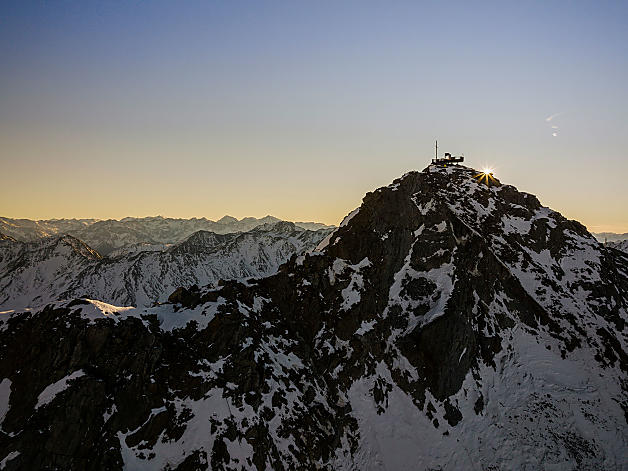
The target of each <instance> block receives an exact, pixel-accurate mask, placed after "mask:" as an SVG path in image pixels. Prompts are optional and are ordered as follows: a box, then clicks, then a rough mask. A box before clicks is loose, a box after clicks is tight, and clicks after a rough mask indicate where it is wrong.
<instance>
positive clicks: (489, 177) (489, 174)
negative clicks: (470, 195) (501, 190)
mask: <svg viewBox="0 0 628 471" xmlns="http://www.w3.org/2000/svg"><path fill="white" fill-rule="evenodd" d="M473 178H475V179H476V180H477V181H478V183H483V184H485V185H486V186H489V187H490V186H491V183H493V185H497V180H495V178H494V177H493V169H492V168H490V167H485V168H483V169H482V171H481V172H480V173H478V174H477V175H475V176H474V177H473Z"/></svg>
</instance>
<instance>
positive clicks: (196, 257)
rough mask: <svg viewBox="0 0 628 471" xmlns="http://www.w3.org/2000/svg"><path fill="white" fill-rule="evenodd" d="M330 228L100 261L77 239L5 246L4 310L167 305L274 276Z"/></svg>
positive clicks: (204, 239)
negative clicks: (195, 288) (197, 292)
mask: <svg viewBox="0 0 628 471" xmlns="http://www.w3.org/2000/svg"><path fill="white" fill-rule="evenodd" d="M329 232H330V230H329V229H321V230H319V231H309V230H305V229H302V228H299V227H296V226H295V225H294V224H293V223H290V222H277V223H274V224H268V223H266V224H264V225H262V226H258V227H256V228H255V229H253V230H251V231H249V232H243V233H230V234H215V233H213V232H207V231H198V232H195V233H194V234H192V235H191V236H190V237H188V238H187V239H186V240H184V241H183V242H180V243H178V244H172V245H166V244H152V245H151V244H137V245H132V246H127V247H124V248H121V249H118V250H116V251H114V252H112V253H111V254H109V256H108V257H101V256H100V255H99V254H98V253H97V252H96V251H94V250H92V249H91V248H90V247H89V246H87V245H86V244H85V243H83V242H81V241H80V240H79V239H76V238H74V237H72V236H67V235H66V236H62V237H49V238H44V239H39V240H36V241H33V242H18V241H15V240H6V241H5V240H3V241H0V310H3V309H4V310H6V309H16V308H25V307H33V306H41V305H44V304H46V303H49V302H51V301H56V300H59V299H68V298H74V297H77V296H89V297H92V298H95V299H100V300H103V301H105V302H109V303H117V304H122V305H127V306H149V305H152V304H153V303H155V302H158V301H165V300H167V298H168V295H169V294H170V293H171V292H172V291H174V290H175V289H176V288H178V287H190V286H192V285H199V286H203V285H207V284H210V283H216V282H218V281H219V280H221V279H246V278H250V277H262V276H267V275H270V274H272V273H274V272H275V271H277V268H278V267H279V265H281V264H282V263H283V262H285V261H286V260H288V258H290V256H291V255H293V254H299V253H302V252H305V251H307V250H310V249H312V248H314V247H316V245H317V244H318V243H319V242H320V241H321V239H323V238H324V237H325V236H326V235H327V234H328V233H329Z"/></svg>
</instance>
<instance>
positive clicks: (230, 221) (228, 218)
mask: <svg viewBox="0 0 628 471" xmlns="http://www.w3.org/2000/svg"><path fill="white" fill-rule="evenodd" d="M216 222H217V223H219V224H234V223H236V222H238V219H237V218H234V217H233V216H229V215H225V216H223V217H221V218H220V219H218V221H216Z"/></svg>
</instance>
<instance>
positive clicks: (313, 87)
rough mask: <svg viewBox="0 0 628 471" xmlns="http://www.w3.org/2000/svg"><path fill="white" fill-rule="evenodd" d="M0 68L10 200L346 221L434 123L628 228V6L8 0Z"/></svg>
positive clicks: (26, 212) (554, 202) (17, 207)
mask: <svg viewBox="0 0 628 471" xmlns="http://www.w3.org/2000/svg"><path fill="white" fill-rule="evenodd" d="M0 70H1V71H2V72H1V73H0V175H1V180H0V181H1V182H2V184H1V185H0V215H1V216H6V217H26V218H62V217H95V218H121V217H125V216H148V215H157V214H160V215H163V216H170V217H194V216H196V217H202V216H205V217H209V218H212V219H217V218H219V217H221V216H222V215H224V214H230V215H233V216H236V217H244V216H258V217H259V216H264V215H266V214H272V215H275V216H277V217H281V218H284V219H290V220H316V221H321V222H325V223H330V224H337V223H338V222H339V221H340V220H341V219H342V217H343V216H344V215H345V214H347V213H348V212H349V211H350V210H351V209H353V208H354V207H356V206H358V205H359V204H360V201H361V199H362V197H363V195H364V193H365V192H367V191H371V190H372V189H374V188H376V187H378V186H381V185H385V184H388V183H389V182H390V181H392V180H393V179H394V178H396V177H397V176H400V175H401V174H403V173H405V172H406V171H408V170H411V169H422V168H424V167H425V166H426V165H427V163H428V162H429V159H430V158H431V157H432V154H433V145H434V139H435V138H438V140H439V143H440V147H441V149H442V150H443V151H449V152H452V153H464V154H465V156H466V159H467V161H468V164H469V165H471V166H474V167H482V166H484V165H485V164H489V165H491V166H493V168H495V169H496V173H495V174H496V176H497V177H498V178H500V179H501V180H502V182H507V183H511V184H514V185H516V186H517V187H518V188H519V189H520V190H524V191H528V192H531V193H535V194H537V195H538V196H539V198H540V199H541V201H542V203H543V204H545V205H548V206H550V207H552V208H553V209H556V210H558V211H560V212H562V213H563V214H564V215H565V216H567V217H569V218H573V219H578V220H579V221H581V222H583V223H584V224H586V225H587V226H588V227H589V229H590V230H592V231H607V230H608V231H614V232H628V150H627V149H628V86H627V84H628V2H602V1H591V2H572V1H560V2H552V1H543V2H528V1H525V2H514V1H513V2H510V1H500V2H460V3H454V2H434V3H432V2H418V1H413V2H402V1H355V2H353V1H311V2H306V1H276V2H264V1H251V2H246V1H202V2H201V1H198V2H196V1H181V2H174V1H168V2H160V1H135V2H134V1H126V2H110V1H108V2H88V1H76V2H66V1H58V2H53V1H46V2H43V1H41V2H30V1H24V0H22V1H15V2H12V1H3V2H2V3H0ZM554 115H555V117H553V118H552V119H551V120H550V121H548V120H547V118H549V117H551V116H554ZM552 126H557V128H552ZM553 133H555V134H556V136H553V135H552V134H553Z"/></svg>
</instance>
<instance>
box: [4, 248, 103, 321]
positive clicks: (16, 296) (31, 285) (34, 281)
mask: <svg viewBox="0 0 628 471" xmlns="http://www.w3.org/2000/svg"><path fill="white" fill-rule="evenodd" d="M100 260H101V256H100V255H99V254H98V252H96V251H94V250H93V249H91V248H90V247H89V246H87V245H86V244H85V243H83V242H82V241H80V240H78V239H76V238H74V237H72V236H62V237H47V238H44V239H40V240H37V241H34V242H17V241H15V240H11V241H8V240H0V309H2V308H4V309H6V308H11V307H14V306H15V307H20V308H21V307H25V306H33V305H35V306H37V305H41V304H45V303H47V302H50V301H51V300H55V299H63V298H64V297H65V296H64V294H65V293H67V292H68V291H71V290H72V287H74V286H75V284H76V280H77V279H80V278H81V273H82V271H83V270H84V268H85V267H86V266H89V265H95V264H98V263H99V261H100Z"/></svg>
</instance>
